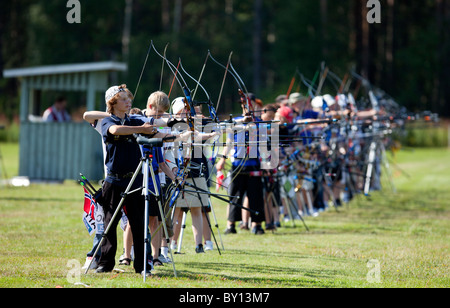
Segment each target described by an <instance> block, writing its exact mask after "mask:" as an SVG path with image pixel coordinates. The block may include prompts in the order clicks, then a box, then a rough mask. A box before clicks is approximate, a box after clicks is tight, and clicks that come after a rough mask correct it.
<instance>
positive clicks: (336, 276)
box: [0, 144, 450, 288]
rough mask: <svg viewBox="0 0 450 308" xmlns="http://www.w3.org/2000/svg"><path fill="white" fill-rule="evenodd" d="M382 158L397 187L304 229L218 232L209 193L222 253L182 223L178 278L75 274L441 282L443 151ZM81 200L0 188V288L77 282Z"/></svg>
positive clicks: (54, 187) (445, 188) (43, 189)
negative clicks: (199, 241)
mask: <svg viewBox="0 0 450 308" xmlns="http://www.w3.org/2000/svg"><path fill="white" fill-rule="evenodd" d="M0 149H1V151H2V153H3V159H4V161H5V165H6V166H7V173H8V175H9V176H12V175H17V156H18V155H17V154H18V151H17V145H15V144H0ZM388 157H389V158H390V160H391V169H392V172H393V178H394V183H395V186H396V189H397V192H396V193H395V194H394V193H393V192H392V190H391V189H390V187H389V184H388V182H387V179H386V178H385V177H384V178H383V184H384V189H383V191H381V192H376V193H373V194H372V196H371V198H370V199H367V198H365V197H363V196H359V197H358V198H356V199H354V200H353V201H352V202H351V203H350V204H348V205H345V206H344V207H342V208H341V209H340V210H339V212H336V211H334V210H329V211H327V212H324V213H321V215H320V216H319V217H315V218H311V217H306V218H305V220H306V223H307V225H308V227H309V229H310V231H309V232H307V231H306V230H305V228H304V227H303V225H302V224H301V222H300V221H296V226H295V227H293V226H292V225H291V224H284V223H283V227H282V228H279V229H278V230H277V231H276V232H275V233H266V234H265V235H263V236H255V235H252V234H251V233H249V232H248V231H240V232H239V231H238V234H236V235H223V230H224V228H225V220H226V206H225V205H224V204H223V203H221V202H214V209H215V211H216V214H217V217H218V219H219V226H220V231H221V234H222V240H223V244H224V247H225V250H223V251H222V254H221V255H219V253H218V252H217V250H215V251H213V252H207V253H204V254H196V253H195V252H194V241H193V237H192V231H191V229H190V225H188V227H187V229H186V232H185V235H186V236H185V239H184V241H183V253H184V254H181V255H174V259H175V265H176V269H177V272H178V278H175V277H174V274H173V269H172V267H171V266H164V267H157V269H156V270H155V275H154V277H152V278H150V279H148V280H147V282H146V283H145V284H144V283H143V282H142V278H141V277H140V276H139V275H137V274H134V273H133V270H132V268H130V267H123V269H124V270H125V272H123V273H120V274H118V273H108V274H93V273H89V274H88V275H84V274H83V273H82V274H81V276H80V278H79V281H80V282H82V283H84V284H86V285H89V286H91V287H188V288H205V287H213V288H215V287H221V288H236V287H248V288H260V287H268V288H272V287H319V288H320V287H333V288H334V287H345V288H347V287H358V288H359V287H362V288H366V287H369V288H373V287H388V288H397V287H407V288H409V287H418V288H422V287H444V288H445V287H448V286H449V285H450V278H449V273H450V270H449V251H450V249H449V243H450V242H449V240H448V239H449V233H450V224H449V219H450V206H449V204H450V201H449V200H450V189H449V188H450V186H449V185H450V151H449V150H447V149H416V150H414V151H401V152H399V153H397V155H396V157H395V158H393V157H392V156H391V155H390V154H389V155H388ZM400 169H401V170H403V171H404V172H406V173H407V174H408V175H409V177H408V176H406V175H405V174H404V173H402V172H401V171H400ZM82 205H83V193H82V188H81V186H79V185H78V184H76V183H74V182H72V181H66V182H65V183H64V184H47V185H45V184H32V185H31V186H29V187H26V188H18V187H6V186H3V187H0V247H1V249H0V287H45V288H54V287H57V286H61V287H83V286H76V285H74V282H77V281H78V278H77V277H76V275H73V273H77V271H76V266H74V264H75V265H76V264H77V262H79V263H80V264H81V265H82V264H83V263H84V258H85V254H86V252H88V251H89V250H90V248H91V245H92V237H89V235H88V233H87V232H86V229H85V227H84V225H83V224H82V222H81V213H82ZM188 224H190V218H189V219H188ZM213 230H214V232H215V234H216V237H217V240H218V241H219V237H218V233H217V230H216V229H215V228H214V229H213ZM117 232H118V234H119V238H121V236H122V231H121V230H118V231H117ZM219 245H220V242H219ZM120 254H121V251H119V252H118V254H117V257H118V256H119V255H120ZM377 270H379V271H377ZM377 273H379V275H377Z"/></svg>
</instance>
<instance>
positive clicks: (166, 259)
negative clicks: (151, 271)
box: [158, 255, 172, 264]
mask: <svg viewBox="0 0 450 308" xmlns="http://www.w3.org/2000/svg"><path fill="white" fill-rule="evenodd" d="M158 260H159V261H161V262H162V263H168V264H170V263H172V260H170V258H169V257H166V256H165V255H159V257H158Z"/></svg>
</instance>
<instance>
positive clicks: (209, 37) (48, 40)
mask: <svg viewBox="0 0 450 308" xmlns="http://www.w3.org/2000/svg"><path fill="white" fill-rule="evenodd" d="M126 2H127V1H123V0H108V1H107V0H99V1H81V2H80V3H81V23H80V24H76V23H75V24H69V23H68V22H67V21H66V14H67V12H68V10H69V9H68V8H67V7H66V6H65V4H66V3H65V1H61V0H48V1H26V0H11V1H8V3H5V6H4V7H3V9H2V12H1V13H0V33H1V37H0V42H1V43H0V44H1V45H0V49H1V57H0V69H4V68H13V67H25V66H35V65H46V64H61V63H77V62H91V61H105V60H118V61H124V62H127V63H128V64H129V71H128V72H126V73H124V74H122V75H119V76H117V77H116V78H115V80H113V81H112V82H119V81H120V82H125V83H127V84H128V85H129V86H130V88H132V89H133V88H134V87H135V85H136V84H137V80H138V77H139V74H140V70H141V68H142V64H143V62H144V58H145V55H146V51H147V48H148V46H149V43H150V40H153V41H154V42H155V45H156V46H157V47H158V49H159V51H160V52H161V51H162V50H163V48H164V46H165V45H166V44H167V43H168V42H169V43H170V44H169V47H168V52H167V55H168V57H169V58H170V59H171V60H172V61H173V62H175V63H176V61H177V59H178V57H181V58H182V59H183V65H184V66H185V68H186V69H187V70H188V71H189V72H191V73H192V74H193V75H194V76H195V77H197V76H198V75H199V72H200V69H201V66H202V64H203V61H204V58H205V56H206V53H207V50H211V52H212V54H213V55H214V57H215V58H217V59H219V60H220V61H221V62H222V63H225V62H226V59H227V58H228V55H229V53H230V52H231V51H233V52H234V53H233V64H234V66H235V68H236V69H237V70H238V72H239V73H240V75H241V76H242V77H243V79H244V81H245V83H246V85H247V87H248V88H249V90H250V91H251V92H255V93H257V94H258V95H259V96H260V97H261V98H262V99H263V101H265V102H267V103H270V102H272V101H273V100H274V99H275V97H276V96H277V95H278V94H280V93H285V92H286V90H287V88H288V86H289V82H290V80H291V78H292V76H293V74H294V72H295V69H296V68H298V69H299V70H300V71H301V72H302V73H303V74H304V75H305V76H306V77H307V78H310V79H312V76H313V75H314V73H315V72H316V70H317V69H318V68H319V65H320V63H321V62H322V61H325V62H326V64H328V65H329V66H330V69H331V70H332V71H333V72H335V73H337V74H338V75H339V76H341V78H342V77H343V76H344V74H345V73H346V72H348V71H349V69H351V68H354V69H355V70H356V71H357V72H362V73H363V75H365V76H366V77H368V79H369V80H370V81H371V82H372V83H373V84H375V85H377V86H379V87H380V88H382V89H384V90H385V91H386V92H387V93H389V94H390V95H392V96H393V97H394V98H396V99H397V100H398V102H399V103H400V104H401V105H403V106H406V107H407V108H408V109H409V110H411V111H422V110H426V109H429V110H432V111H433V112H437V113H440V114H441V116H445V115H447V116H448V115H449V113H448V108H445V103H446V101H447V100H448V99H449V97H450V95H449V91H450V90H449V89H450V85H449V82H450V78H449V75H448V74H449V72H450V62H449V60H448V57H447V56H446V55H448V54H449V51H450V38H449V34H448V31H446V29H448V26H449V16H450V14H448V11H449V10H450V8H449V4H448V3H447V2H446V1H433V0H430V1H421V2H420V3H419V2H417V3H410V2H404V1H394V0H390V1H380V3H381V23H380V24H369V23H367V21H366V20H365V15H366V13H367V10H368V8H367V7H366V5H365V4H366V2H365V1H360V0H351V1H329V0H322V1H316V0H308V1H294V0H288V1H280V0H275V1H263V0H256V1H255V0H242V1H235V0H227V1H220V0H212V1H203V2H198V1H193V0H184V1H176V0H163V1H144V0H133V1H131V2H132V11H131V12H132V14H131V29H130V37H129V41H130V43H129V53H126V50H127V48H126V46H125V45H124V44H123V42H125V41H126V40H123V38H124V24H125V12H126V10H125V6H126ZM258 3H261V4H262V7H261V9H260V10H258V9H257V4H258ZM257 21H259V22H261V27H257ZM125 37H126V35H125ZM258 72H259V73H258ZM166 73H167V68H166ZM256 74H257V75H256ZM222 78H223V70H222V69H221V68H219V67H218V66H216V65H214V64H213V63H208V66H207V69H206V71H205V75H204V78H203V80H202V83H204V84H205V86H206V88H207V89H208V91H210V94H211V96H212V98H213V101H215V100H216V99H217V96H218V92H219V85H218V84H220V82H219V81H221V80H222ZM159 79H160V59H159V58H158V57H157V56H156V55H155V54H153V53H152V54H151V56H150V59H149V65H148V67H147V70H146V72H145V74H144V76H143V80H142V83H141V87H142V88H141V90H140V93H139V100H138V101H137V102H138V103H139V104H143V103H144V102H145V100H146V97H147V94H148V93H150V92H151V91H153V90H155V89H157V88H158V85H159ZM230 79H231V78H230ZM232 82H233V81H232V80H228V81H227V85H226V86H225V89H224V94H223V96H222V101H223V103H221V108H220V109H219V112H220V113H222V114H228V113H229V112H233V111H237V110H238V109H239V107H238V106H236V104H233V103H234V102H235V101H236V100H237V95H236V93H235V92H236V91H235V86H233V85H232ZM163 84H164V86H163V88H164V90H166V91H168V90H169V87H170V77H169V75H168V74H167V76H165V77H164V83H163ZM18 87H19V83H18V82H17V80H10V79H8V80H4V79H1V80H0V88H1V91H0V93H1V94H0V110H2V113H6V115H7V116H8V117H9V118H12V116H13V115H14V114H17V113H18V110H17V108H18V94H19V92H18ZM192 87H193V85H192ZM325 89H327V90H328V91H331V92H332V91H334V90H335V89H334V87H333V86H332V84H328V83H326V85H325ZM300 90H301V91H304V88H302V87H301V86H300ZM177 91H178V90H177ZM178 93H179V92H178ZM178 93H175V94H174V95H177V94H178ZM215 103H216V102H215ZM139 106H141V105H139ZM141 107H143V106H141Z"/></svg>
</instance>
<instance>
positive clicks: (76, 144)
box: [3, 62, 127, 181]
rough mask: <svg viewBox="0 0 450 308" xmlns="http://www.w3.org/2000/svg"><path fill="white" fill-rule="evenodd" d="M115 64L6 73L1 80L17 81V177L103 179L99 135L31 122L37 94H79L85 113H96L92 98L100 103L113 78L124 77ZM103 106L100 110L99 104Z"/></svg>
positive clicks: (74, 126)
mask: <svg viewBox="0 0 450 308" xmlns="http://www.w3.org/2000/svg"><path fill="white" fill-rule="evenodd" d="M125 70H127V65H126V64H124V63H118V62H94V63H80V64H63V65H50V66H40V67H29V68H16V69H6V70H4V71H3V77H5V78H19V79H20V80H21V92H20V141H19V142H20V145H19V146H20V150H19V151H20V158H19V176H27V177H28V178H30V179H31V180H47V181H48V180H50V181H62V180H66V179H78V178H79V173H80V172H81V173H83V174H84V175H86V176H87V177H88V178H89V179H93V180H99V179H102V178H103V174H104V171H103V170H104V169H103V152H102V147H101V139H100V136H99V134H98V133H97V132H96V131H95V130H94V129H92V127H91V126H90V125H89V124H87V123H86V122H78V123H77V122H42V121H35V120H34V117H33V116H32V114H33V110H36V102H39V98H38V97H37V96H38V95H39V93H40V91H45V90H54V91H58V92H60V91H84V92H85V93H86V109H87V110H94V109H95V106H96V104H95V100H96V94H97V93H101V94H102V95H100V96H98V99H102V100H104V98H103V97H104V92H105V91H106V89H107V88H108V87H109V86H110V84H109V77H110V74H111V73H113V72H118V71H125ZM102 106H104V104H102Z"/></svg>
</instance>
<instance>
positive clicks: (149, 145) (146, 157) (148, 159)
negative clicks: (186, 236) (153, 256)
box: [85, 136, 177, 282]
mask: <svg viewBox="0 0 450 308" xmlns="http://www.w3.org/2000/svg"><path fill="white" fill-rule="evenodd" d="M166 140H168V139H161V138H152V139H148V138H145V137H142V136H139V137H137V138H136V142H137V143H138V144H140V145H145V146H144V147H143V148H142V152H143V155H142V157H141V160H140V162H139V165H138V166H137V168H136V171H135V172H134V173H133V176H132V178H131V180H130V182H129V183H128V186H127V188H126V189H125V191H124V192H123V194H122V198H121V199H120V202H119V204H118V206H117V208H116V210H115V212H114V214H113V216H112V218H111V221H110V223H109V224H108V227H107V228H106V229H105V231H104V232H103V234H102V239H101V240H100V243H99V244H98V246H97V249H96V250H95V252H94V256H95V255H97V253H98V250H99V249H100V247H101V246H102V244H103V241H104V240H105V237H106V235H107V234H108V233H109V231H110V228H111V226H112V225H113V221H115V219H116V217H117V215H118V213H119V212H120V211H121V209H122V206H123V202H124V201H125V198H126V197H127V195H128V194H131V193H134V192H136V191H138V190H141V189H142V194H143V195H144V196H145V214H144V270H143V276H144V278H143V279H144V282H145V281H146V276H147V275H146V274H147V264H148V259H147V253H148V249H147V248H148V247H150V246H149V245H150V240H151V239H150V238H151V236H149V230H148V224H149V216H148V214H149V205H150V195H149V188H148V181H149V170H150V177H151V180H152V181H153V183H154V187H155V192H151V194H152V195H154V196H155V197H156V200H157V202H158V206H159V211H160V213H161V218H162V224H163V228H164V232H165V236H166V241H167V243H169V237H168V232H167V225H166V220H165V217H164V211H163V210H162V206H161V198H160V195H159V190H158V187H156V181H155V173H154V171H153V167H152V159H153V155H152V151H153V147H161V146H162V144H163V141H166ZM141 171H142V173H143V187H140V188H137V189H135V190H133V191H131V192H130V190H131V187H132V186H133V184H134V181H135V180H136V177H137V176H138V175H139V173H140V172H141ZM135 244H137V243H135ZM170 254H171V258H172V266H173V271H174V275H175V277H177V272H176V270H175V262H174V260H173V256H172V251H170ZM93 259H94V258H92V260H91V262H90V264H89V266H88V267H87V269H86V272H85V274H87V272H88V270H89V268H90V267H91V264H92V262H93Z"/></svg>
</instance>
